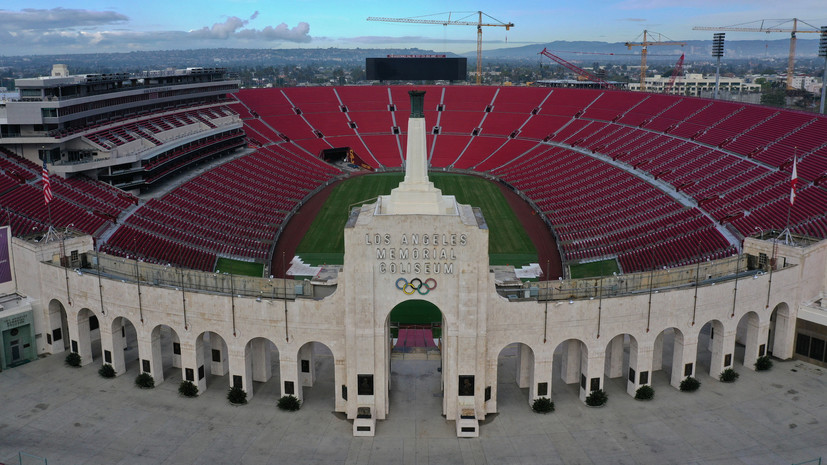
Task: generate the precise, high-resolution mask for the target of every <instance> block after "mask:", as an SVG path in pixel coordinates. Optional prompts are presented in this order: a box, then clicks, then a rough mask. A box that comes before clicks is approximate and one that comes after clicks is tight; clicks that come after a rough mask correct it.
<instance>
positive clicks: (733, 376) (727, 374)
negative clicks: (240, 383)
mask: <svg viewBox="0 0 827 465" xmlns="http://www.w3.org/2000/svg"><path fill="white" fill-rule="evenodd" d="M739 376H741V375H739V374H738V373H737V372H736V371H735V370H733V369H732V368H727V369H726V370H724V371H722V372H721V374H720V375H719V376H718V379H719V380H721V382H722V383H734V382H735V380H737V379H738V377H739Z"/></svg>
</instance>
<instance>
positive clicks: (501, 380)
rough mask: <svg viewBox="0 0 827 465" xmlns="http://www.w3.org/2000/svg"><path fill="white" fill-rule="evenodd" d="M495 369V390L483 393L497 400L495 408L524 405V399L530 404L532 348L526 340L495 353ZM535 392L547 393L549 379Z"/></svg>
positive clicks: (532, 368)
mask: <svg viewBox="0 0 827 465" xmlns="http://www.w3.org/2000/svg"><path fill="white" fill-rule="evenodd" d="M496 370H497V371H496V379H497V383H496V385H495V387H494V389H495V390H496V391H495V392H494V393H492V394H489V393H488V392H486V396H485V397H486V399H487V398H488V396H489V395H491V397H492V399H491V400H494V401H495V402H496V411H498V412H502V410H503V407H504V408H505V409H509V408H525V405H524V404H523V403H524V402H528V404H529V405H531V404H532V401H533V399H532V396H531V392H530V391H531V386H533V385H534V351H533V350H532V349H531V347H530V346H529V345H528V344H523V343H521V342H515V343H512V344H508V345H507V346H505V347H503V348H502V350H500V353H499V355H498V356H497V368H496ZM535 395H536V396H537V397H550V396H551V392H549V386H548V383H543V385H541V386H540V387H539V388H538V392H537V393H535ZM488 402H490V400H488ZM488 411H492V410H488Z"/></svg>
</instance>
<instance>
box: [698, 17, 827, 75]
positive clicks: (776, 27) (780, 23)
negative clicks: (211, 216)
mask: <svg viewBox="0 0 827 465" xmlns="http://www.w3.org/2000/svg"><path fill="white" fill-rule="evenodd" d="M765 22H770V24H769V25H767V24H764V23H765ZM789 22H792V26H793V27H789V26H787V23H789ZM798 23H802V24H806V25H807V26H808V27H811V28H812V29H799V28H798ZM752 24H755V26H750V25H752ZM692 30H693V31H732V32H766V33H767V34H769V33H770V32H789V33H790V56H789V58H788V59H787V89H792V88H793V73H794V71H795V43H796V37H795V35H796V34H798V33H799V32H801V33H811V34H818V33H819V32H820V31H819V29H818V28H817V27H815V26H813V25H812V24H809V23H807V22H806V21H803V20H801V19H798V18H793V19H759V20H757V21H750V22H748V23H741V24H734V25H732V26H719V27H715V26H695V27H693V28H692Z"/></svg>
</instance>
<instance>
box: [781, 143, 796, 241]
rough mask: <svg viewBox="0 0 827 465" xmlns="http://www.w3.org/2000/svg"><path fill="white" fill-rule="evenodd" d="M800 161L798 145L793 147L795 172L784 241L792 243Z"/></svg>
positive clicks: (793, 173) (791, 180) (791, 186)
mask: <svg viewBox="0 0 827 465" xmlns="http://www.w3.org/2000/svg"><path fill="white" fill-rule="evenodd" d="M797 162H798V147H793V172H792V177H791V179H790V204H789V205H788V206H787V222H786V225H785V227H784V233H783V234H784V243H785V244H790V243H791V242H792V234H791V233H790V214H791V213H792V210H793V204H794V203H795V191H796V188H797V187H798V186H797V184H798V169H797V167H796V164H797Z"/></svg>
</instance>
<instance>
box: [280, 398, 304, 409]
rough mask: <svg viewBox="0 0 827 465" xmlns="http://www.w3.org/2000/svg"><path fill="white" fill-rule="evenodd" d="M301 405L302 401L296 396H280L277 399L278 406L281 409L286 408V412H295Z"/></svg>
mask: <svg viewBox="0 0 827 465" xmlns="http://www.w3.org/2000/svg"><path fill="white" fill-rule="evenodd" d="M301 406H302V402H301V401H300V400H299V398H298V397H296V396H292V395H291V396H281V398H279V401H278V407H279V408H280V409H282V410H287V411H288V412H295V411H296V410H298V409H300V408H301Z"/></svg>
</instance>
